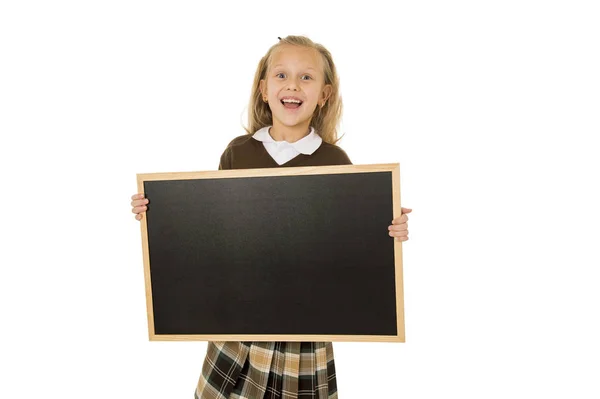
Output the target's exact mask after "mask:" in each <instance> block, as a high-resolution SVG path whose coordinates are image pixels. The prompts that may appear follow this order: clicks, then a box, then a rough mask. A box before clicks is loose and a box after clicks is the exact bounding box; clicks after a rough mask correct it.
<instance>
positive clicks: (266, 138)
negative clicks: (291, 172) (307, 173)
mask: <svg viewBox="0 0 600 399" xmlns="http://www.w3.org/2000/svg"><path fill="white" fill-rule="evenodd" d="M270 128H271V126H265V127H263V128H262V129H259V130H258V131H257V132H256V133H254V135H252V137H253V138H255V139H256V140H258V141H262V142H263V144H266V143H275V145H276V146H280V145H282V144H283V145H285V146H291V147H293V148H294V149H295V150H296V151H298V152H299V153H301V154H304V155H311V154H312V153H313V152H315V151H316V150H317V149H318V148H319V147H320V146H321V143H322V142H323V139H322V138H321V136H319V135H318V134H317V133H316V132H315V129H314V128H313V127H312V126H311V128H310V133H309V134H308V135H307V136H305V137H302V138H301V139H300V140H298V141H296V142H294V143H288V142H287V141H275V139H273V137H271V135H270V134H269V129H270Z"/></svg>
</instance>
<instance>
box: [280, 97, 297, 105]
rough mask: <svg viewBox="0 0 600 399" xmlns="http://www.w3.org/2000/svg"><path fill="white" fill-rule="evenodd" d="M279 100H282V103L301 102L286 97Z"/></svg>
mask: <svg viewBox="0 0 600 399" xmlns="http://www.w3.org/2000/svg"><path fill="white" fill-rule="evenodd" d="M281 101H283V102H284V103H296V104H300V103H301V102H302V101H300V100H292V99H288V98H286V99H284V100H281Z"/></svg>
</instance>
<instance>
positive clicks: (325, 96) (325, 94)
mask: <svg viewBox="0 0 600 399" xmlns="http://www.w3.org/2000/svg"><path fill="white" fill-rule="evenodd" d="M332 92H333V87H332V86H331V85H325V87H323V90H322V91H321V100H320V101H319V102H320V103H321V104H323V105H321V107H323V106H324V105H325V102H326V101H327V100H329V97H331V93H332Z"/></svg>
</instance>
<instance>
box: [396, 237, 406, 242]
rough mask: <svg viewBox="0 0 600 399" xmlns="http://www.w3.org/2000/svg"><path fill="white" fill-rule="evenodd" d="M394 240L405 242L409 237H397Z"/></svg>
mask: <svg viewBox="0 0 600 399" xmlns="http://www.w3.org/2000/svg"><path fill="white" fill-rule="evenodd" d="M394 240H396V241H402V242H404V241H408V237H396V238H394Z"/></svg>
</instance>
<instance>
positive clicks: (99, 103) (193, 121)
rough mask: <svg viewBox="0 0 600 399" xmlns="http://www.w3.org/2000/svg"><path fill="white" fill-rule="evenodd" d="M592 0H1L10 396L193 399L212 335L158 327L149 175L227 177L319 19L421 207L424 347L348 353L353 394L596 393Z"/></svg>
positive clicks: (372, 148) (412, 317)
mask: <svg viewBox="0 0 600 399" xmlns="http://www.w3.org/2000/svg"><path fill="white" fill-rule="evenodd" d="M594 3H595V2H593V1H587V2H586V1H526V0H520V1H464V0H463V1H453V2H449V1H418V2H402V3H396V2H383V1H375V0H371V1H368V2H363V3H361V4H360V5H349V4H346V5H342V3H340V4H338V5H335V6H334V5H329V3H325V2H323V3H321V2H316V1H297V2H291V1H290V2H283V1H278V2H275V1H256V2H250V1H248V2H239V3H235V4H234V3H231V2H221V3H218V4H217V2H215V3H214V4H211V5H206V4H204V3H202V2H192V1H187V2H181V1H172V2H166V1H164V2H157V1H131V0H119V1H70V2H69V1H64V0H63V1H52V2H50V1H48V2H42V1H38V2H34V1H4V2H2V5H1V6H0V133H1V137H2V138H1V148H0V154H1V159H0V162H1V168H0V171H1V172H0V173H1V174H2V175H1V178H2V188H1V196H0V201H1V203H0V205H1V208H0V209H1V210H2V219H1V222H0V228H1V230H2V239H1V243H2V244H1V245H2V247H1V251H0V261H1V265H0V266H1V269H0V270H1V276H0V307H1V312H0V323H1V325H2V327H1V328H0V334H1V338H0V345H1V348H0V363H1V367H2V369H3V370H4V371H3V373H2V382H1V383H0V397H2V398H26V397H27V398H30V397H43V398H61V399H64V398H84V397H85V398H144V399H150V398H157V399H159V398H160V399H164V398H182V399H186V398H187V399H189V398H192V395H193V391H194V388H195V385H196V381H197V378H198V375H199V372H200V369H201V365H202V361H203V358H204V354H205V348H206V344H205V343H201V342H187V343H169V342H167V343H161V342H158V343H157V342H149V341H148V337H147V324H146V305H145V292H144V283H143V266H142V251H141V234H140V229H139V224H138V222H136V221H135V220H134V218H133V215H132V214H131V209H130V206H129V201H130V196H131V195H132V194H133V193H134V192H136V191H137V190H136V173H142V172H166V171H168V172H174V171H199V170H214V169H216V167H217V165H218V160H219V156H220V155H221V153H222V151H223V149H224V148H225V145H226V144H227V143H228V142H229V141H230V140H231V139H232V138H233V137H235V136H237V135H240V134H243V130H242V127H241V125H242V123H245V116H244V112H245V107H246V105H247V101H248V98H249V95H250V86H251V83H252V78H253V74H254V71H255V67H256V65H257V63H258V61H259V59H260V57H261V56H262V55H263V54H264V53H265V52H266V51H267V49H268V48H269V47H270V46H271V45H272V44H274V43H276V41H277V36H285V35H288V34H306V35H308V36H309V37H311V38H312V39H313V40H315V41H317V42H320V43H322V44H324V45H326V46H327V47H328V48H329V49H330V50H331V52H332V53H333V56H334V59H335V61H336V64H337V66H338V68H339V73H340V76H341V83H342V87H341V89H342V94H343V98H344V102H345V114H344V119H343V129H342V130H343V132H344V133H345V137H344V138H343V140H342V141H341V142H340V145H341V146H342V148H344V149H345V150H346V151H347V153H348V154H349V156H350V157H351V159H352V161H353V162H354V163H355V164H367V163H387V162H400V164H401V184H402V205H403V206H408V207H412V208H413V209H414V211H413V213H412V214H411V215H410V216H411V219H410V222H409V230H410V240H409V241H408V242H407V243H406V244H404V245H403V248H404V278H405V307H406V339H407V342H406V343H404V344H369V343H340V344H337V343H336V344H334V348H335V354H336V361H337V363H336V364H337V371H338V386H339V391H340V398H341V399H352V398H375V397H377V398H382V397H385V398H411V399H415V398H461V399H466V398H528V399H529V398H578V399H583V398H600V384H599V382H598V381H599V378H600V377H599V376H600V360H599V359H600V344H599V339H598V337H600V327H599V324H600V323H599V321H600V320H599V319H600V317H599V315H600V310H599V307H600V306H599V305H600V290H599V288H598V286H599V283H600V280H599V279H598V277H597V276H598V273H597V271H598V268H599V267H600V254H599V252H600V245H599V240H600V233H599V230H600V216H599V212H598V204H599V203H600V196H599V195H598V185H599V180H600V178H599V174H600V173H599V172H600V161H599V160H600V156H599V155H598V153H599V152H600V151H599V149H600V146H599V145H598V144H597V142H596V139H597V138H598V136H599V133H600V122H599V121H600V115H599V114H600V94H599V93H600V73H599V71H600V56H599V49H600V39H599V38H600V28H599V27H600V24H599V23H598V21H599V20H600V14H599V12H598V9H597V7H596V5H595V4H594ZM240 228H243V226H240Z"/></svg>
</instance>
